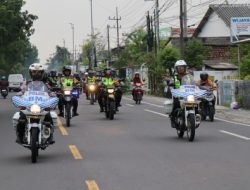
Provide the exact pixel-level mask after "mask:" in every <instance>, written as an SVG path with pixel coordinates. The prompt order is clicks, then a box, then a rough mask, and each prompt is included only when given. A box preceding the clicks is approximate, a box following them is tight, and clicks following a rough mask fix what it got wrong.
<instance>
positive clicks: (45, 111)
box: [12, 81, 58, 163]
mask: <svg viewBox="0 0 250 190" xmlns="http://www.w3.org/2000/svg"><path fill="white" fill-rule="evenodd" d="M12 102H13V104H14V105H15V106H16V107H18V108H19V109H20V111H19V112H16V113H15V114H14V116H13V126H14V128H15V130H16V131H17V129H16V128H17V124H18V123H19V122H22V123H23V124H24V135H23V139H21V140H22V141H21V142H18V143H19V144H21V145H22V146H24V147H25V148H28V149H30V150H31V161H32V163H35V162H37V158H38V155H39V154H38V153H39V149H41V150H45V149H46V148H47V147H48V146H49V145H50V144H51V139H52V137H53V133H54V128H55V126H56V125H57V114H56V112H54V111H53V109H54V108H55V107H56V105H57V103H58V98H57V97H50V96H49V94H48V89H47V87H46V86H45V84H44V83H43V82H41V81H33V82H30V83H28V85H27V91H26V92H25V93H24V94H23V95H22V96H13V97H12ZM21 115H22V116H24V119H23V118H22V119H21ZM45 118H49V119H47V120H46V119H45ZM17 135H18V134H17Z"/></svg>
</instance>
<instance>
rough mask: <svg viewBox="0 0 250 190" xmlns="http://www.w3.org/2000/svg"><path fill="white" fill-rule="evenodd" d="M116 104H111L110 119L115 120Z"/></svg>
mask: <svg viewBox="0 0 250 190" xmlns="http://www.w3.org/2000/svg"><path fill="white" fill-rule="evenodd" d="M114 110H115V102H113V101H112V102H110V103H109V119H110V120H113V119H114V114H115V111H114Z"/></svg>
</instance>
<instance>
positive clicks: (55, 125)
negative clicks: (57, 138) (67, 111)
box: [50, 111, 58, 127]
mask: <svg viewBox="0 0 250 190" xmlns="http://www.w3.org/2000/svg"><path fill="white" fill-rule="evenodd" d="M50 116H51V118H52V120H53V124H54V127H57V124H58V122H57V114H56V112H55V111H51V112H50Z"/></svg>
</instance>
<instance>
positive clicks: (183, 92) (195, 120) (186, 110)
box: [171, 76, 206, 141]
mask: <svg viewBox="0 0 250 190" xmlns="http://www.w3.org/2000/svg"><path fill="white" fill-rule="evenodd" d="M181 84H182V85H181V87H180V88H179V89H172V90H171V92H172V95H173V97H174V98H176V99H178V100H179V103H180V107H179V108H177V109H176V110H175V114H174V115H175V119H174V123H171V124H172V125H174V128H176V130H177V135H178V137H179V138H182V137H183V135H184V133H185V131H186V132H187V137H188V140H189V141H193V140H194V138H195V130H196V128H198V127H199V125H200V122H201V115H200V114H199V112H200V108H199V104H200V98H202V97H204V96H205V94H206V91H205V90H201V89H199V88H198V87H197V86H196V85H194V84H195V83H194V81H193V80H190V77H187V76H184V77H183V78H182V82H181Z"/></svg>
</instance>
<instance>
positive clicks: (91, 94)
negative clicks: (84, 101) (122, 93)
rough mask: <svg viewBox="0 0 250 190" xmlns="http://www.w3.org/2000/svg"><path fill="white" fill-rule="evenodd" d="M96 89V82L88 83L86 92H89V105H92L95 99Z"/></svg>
mask: <svg viewBox="0 0 250 190" xmlns="http://www.w3.org/2000/svg"><path fill="white" fill-rule="evenodd" d="M96 89H97V85H96V83H89V84H88V93H89V100H90V104H91V105H93V104H94V102H95V101H96Z"/></svg>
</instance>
